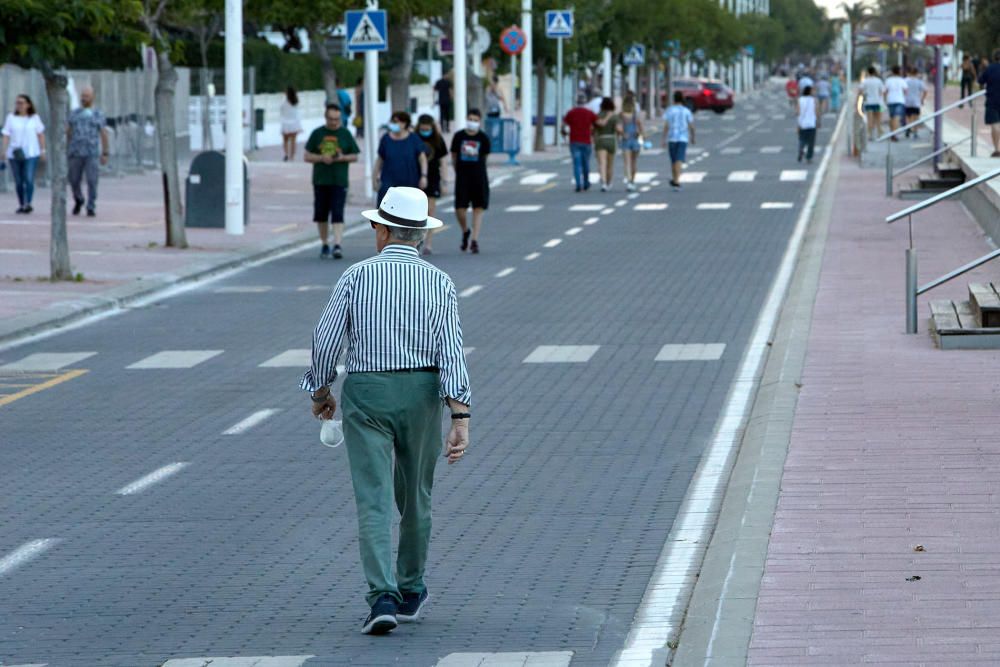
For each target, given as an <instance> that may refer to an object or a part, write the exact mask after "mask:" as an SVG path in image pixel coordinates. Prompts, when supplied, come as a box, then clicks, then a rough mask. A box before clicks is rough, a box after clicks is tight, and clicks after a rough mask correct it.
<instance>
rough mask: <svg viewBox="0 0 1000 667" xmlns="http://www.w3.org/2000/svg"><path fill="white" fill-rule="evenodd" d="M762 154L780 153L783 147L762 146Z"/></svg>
mask: <svg viewBox="0 0 1000 667" xmlns="http://www.w3.org/2000/svg"><path fill="white" fill-rule="evenodd" d="M769 131H770V130H769ZM760 152H761V153H780V152H781V146H762V147H761V149H760Z"/></svg>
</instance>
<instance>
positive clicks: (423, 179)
mask: <svg viewBox="0 0 1000 667" xmlns="http://www.w3.org/2000/svg"><path fill="white" fill-rule="evenodd" d="M388 129H389V131H388V132H387V133H386V134H383V135H382V138H381V139H380V140H379V142H378V158H377V159H376V160H375V169H374V170H373V173H372V180H373V183H372V187H373V189H374V190H375V191H376V192H377V193H378V197H377V198H376V200H375V205H376V206H378V205H379V204H380V203H381V202H382V198H383V197H384V196H385V193H386V192H388V191H389V188H394V187H410V188H421V189H423V188H426V187H427V153H425V152H424V142H423V140H422V139H421V138H420V137H418V136H417V135H416V134H414V133H412V132H411V131H410V114H408V113H406V112H405V111H396V112H395V113H393V114H392V116H391V117H390V118H389V128H388Z"/></svg>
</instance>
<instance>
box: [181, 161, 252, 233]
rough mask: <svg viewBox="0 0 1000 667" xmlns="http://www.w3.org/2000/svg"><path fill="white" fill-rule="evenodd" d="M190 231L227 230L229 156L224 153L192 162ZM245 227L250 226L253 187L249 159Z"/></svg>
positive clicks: (188, 183)
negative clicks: (251, 189)
mask: <svg viewBox="0 0 1000 667" xmlns="http://www.w3.org/2000/svg"><path fill="white" fill-rule="evenodd" d="M185 197H186V199H185V201H186V206H185V217H184V225H185V226H186V227H216V228H225V226H226V156H225V154H224V153H222V152H221V151H205V152H203V153H199V154H198V155H196V156H195V158H194V160H192V161H191V171H189V172H188V176H187V179H185ZM243 203H244V206H243V224H244V225H246V224H248V223H249V222H250V183H249V180H248V178H247V159H246V157H245V156H244V158H243Z"/></svg>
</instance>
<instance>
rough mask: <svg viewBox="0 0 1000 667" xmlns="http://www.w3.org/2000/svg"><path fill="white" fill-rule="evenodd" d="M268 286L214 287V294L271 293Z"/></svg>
mask: <svg viewBox="0 0 1000 667" xmlns="http://www.w3.org/2000/svg"><path fill="white" fill-rule="evenodd" d="M271 289H272V288H271V286H270V285H229V286H226V287H216V288H215V289H214V290H212V292H213V293H214V294H263V293H265V292H270V291H271Z"/></svg>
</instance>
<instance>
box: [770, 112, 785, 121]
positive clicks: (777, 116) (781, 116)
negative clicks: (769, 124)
mask: <svg viewBox="0 0 1000 667" xmlns="http://www.w3.org/2000/svg"><path fill="white" fill-rule="evenodd" d="M787 118H788V116H786V115H785V114H783V113H776V114H774V115H773V116H771V120H785V119H787Z"/></svg>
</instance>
